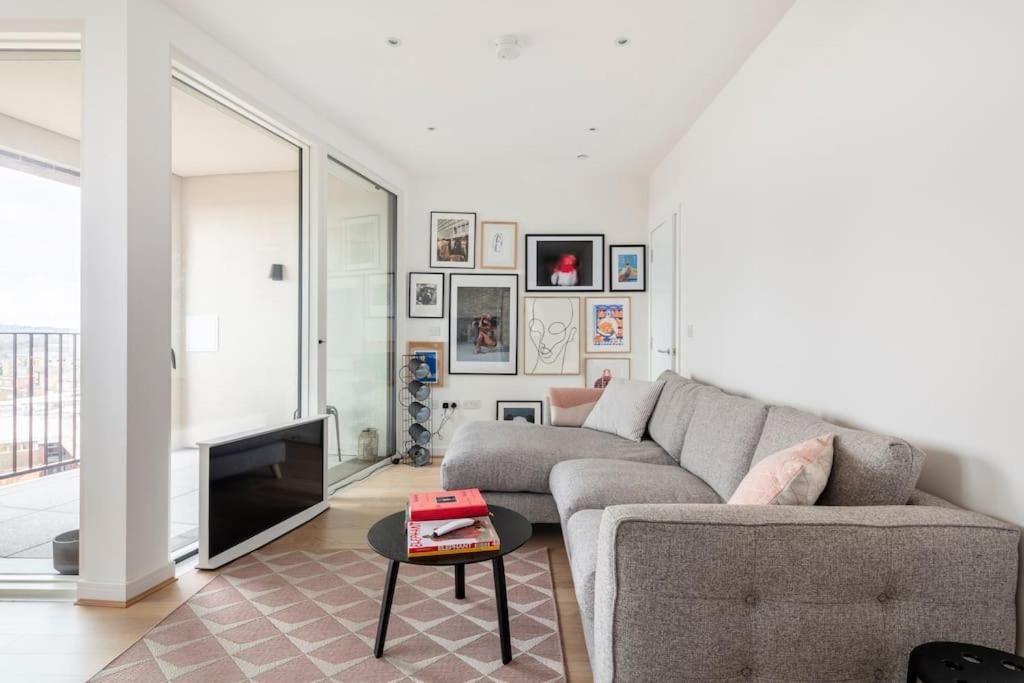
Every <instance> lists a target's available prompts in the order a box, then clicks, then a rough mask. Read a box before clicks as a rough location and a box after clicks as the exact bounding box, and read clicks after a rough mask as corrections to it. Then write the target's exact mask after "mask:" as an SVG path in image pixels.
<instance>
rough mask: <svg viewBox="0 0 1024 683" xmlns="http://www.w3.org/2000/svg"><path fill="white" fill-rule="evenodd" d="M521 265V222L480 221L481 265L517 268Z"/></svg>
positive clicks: (496, 268)
mask: <svg viewBox="0 0 1024 683" xmlns="http://www.w3.org/2000/svg"><path fill="white" fill-rule="evenodd" d="M518 265H519V223H516V222H515V221H481V222H480V267H481V268H490V269H493V270H515V268H516V267H517V266H518Z"/></svg>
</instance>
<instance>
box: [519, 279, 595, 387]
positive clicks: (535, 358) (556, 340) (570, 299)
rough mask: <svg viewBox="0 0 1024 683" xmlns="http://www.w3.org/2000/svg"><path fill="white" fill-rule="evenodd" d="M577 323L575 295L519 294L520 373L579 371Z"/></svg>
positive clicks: (575, 373) (538, 373)
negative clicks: (520, 299) (521, 332)
mask: <svg viewBox="0 0 1024 683" xmlns="http://www.w3.org/2000/svg"><path fill="white" fill-rule="evenodd" d="M581 326H582V320H581V318H580V298H579V297H578V296H552V297H539V296H527V297H523V362H524V363H525V364H526V365H525V368H524V369H523V372H524V374H527V375H578V374H580V356H581V345H582V341H583V335H582V330H581V329H580V328H581Z"/></svg>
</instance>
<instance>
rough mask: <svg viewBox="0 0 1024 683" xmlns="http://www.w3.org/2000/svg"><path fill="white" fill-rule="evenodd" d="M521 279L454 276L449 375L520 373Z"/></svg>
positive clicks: (450, 303)
mask: <svg viewBox="0 0 1024 683" xmlns="http://www.w3.org/2000/svg"><path fill="white" fill-rule="evenodd" d="M518 330H519V275H518V274H515V275H484V274H481V273H474V274H469V273H452V274H451V277H450V278H449V281H448V374H449V375H515V374H517V373H518V372H519V369H518V361H519V346H518Z"/></svg>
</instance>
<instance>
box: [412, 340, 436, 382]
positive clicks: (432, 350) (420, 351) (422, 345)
mask: <svg viewBox="0 0 1024 683" xmlns="http://www.w3.org/2000/svg"><path fill="white" fill-rule="evenodd" d="M405 349H406V350H405V352H406V354H408V355H410V356H416V357H418V358H422V359H423V360H424V361H426V363H427V365H428V366H429V367H430V376H429V377H426V378H424V379H421V380H420V381H421V382H423V383H424V384H433V385H434V386H435V387H443V386H444V342H431V341H410V342H408V343H406V345H405Z"/></svg>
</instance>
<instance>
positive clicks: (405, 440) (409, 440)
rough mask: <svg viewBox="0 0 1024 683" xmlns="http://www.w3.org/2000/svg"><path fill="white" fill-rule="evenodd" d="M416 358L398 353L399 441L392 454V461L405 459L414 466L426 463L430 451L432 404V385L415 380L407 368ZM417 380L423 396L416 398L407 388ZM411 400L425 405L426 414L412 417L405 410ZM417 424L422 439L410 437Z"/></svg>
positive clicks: (403, 460)
mask: <svg viewBox="0 0 1024 683" xmlns="http://www.w3.org/2000/svg"><path fill="white" fill-rule="evenodd" d="M414 358H417V356H415V355H404V356H402V367H401V369H400V370H399V371H398V379H399V381H400V382H401V385H400V386H399V388H398V403H399V405H401V406H402V411H401V412H402V431H401V433H400V434H399V435H398V436H399V443H401V444H402V448H401V450H399V452H398V454H397V455H396V456H395V458H394V460H393V462H395V463H396V464H397V463H407V464H409V465H413V466H414V467H422V466H423V465H428V464H430V460H431V458H432V457H433V455H434V446H433V444H434V408H433V406H432V405H431V403H432V396H433V393H434V392H433V388H432V387H431V385H430V384H423V383H420V382H419V380H417V379H416V377H415V376H414V375H413V371H412V370H411V369H410V368H409V364H410V361H412V359H414ZM414 382H416V383H418V384H420V386H422V387H425V388H426V396H425V397H423V398H420V399H417V398H416V397H415V396H414V395H413V393H412V390H411V389H410V386H411V385H412V384H413V383H414ZM413 403H421V404H423V405H424V406H426V407H427V410H428V411H429V415H428V416H427V417H426V418H425V419H419V420H418V419H416V418H415V417H413V415H412V413H411V412H410V411H409V407H410V406H411V405H412V404H413ZM416 426H418V427H419V428H420V429H421V430H425V432H426V435H427V441H426V443H419V442H417V441H416V440H415V439H413V435H412V432H413V431H414V430H415V429H416Z"/></svg>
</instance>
